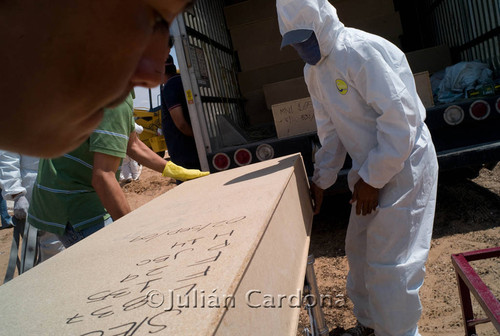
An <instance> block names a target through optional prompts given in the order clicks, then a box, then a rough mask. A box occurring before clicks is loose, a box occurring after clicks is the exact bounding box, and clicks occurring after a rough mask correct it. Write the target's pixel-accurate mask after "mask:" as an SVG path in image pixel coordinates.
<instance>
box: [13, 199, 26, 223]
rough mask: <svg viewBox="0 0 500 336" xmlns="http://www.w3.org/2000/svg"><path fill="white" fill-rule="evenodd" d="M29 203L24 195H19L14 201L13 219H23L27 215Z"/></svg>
mask: <svg viewBox="0 0 500 336" xmlns="http://www.w3.org/2000/svg"><path fill="white" fill-rule="evenodd" d="M29 207H30V203H29V202H28V199H27V198H26V197H25V196H24V195H19V196H17V197H16V198H15V199H14V217H16V218H17V219H25V218H26V216H27V215H28V208H29Z"/></svg>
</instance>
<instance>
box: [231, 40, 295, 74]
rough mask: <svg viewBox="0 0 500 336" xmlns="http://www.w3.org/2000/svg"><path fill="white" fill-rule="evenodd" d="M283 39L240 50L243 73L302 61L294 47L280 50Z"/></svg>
mask: <svg viewBox="0 0 500 336" xmlns="http://www.w3.org/2000/svg"><path fill="white" fill-rule="evenodd" d="M280 44H281V38H279V39H274V40H273V41H272V42H269V43H258V44H254V45H252V44H247V45H245V46H244V47H241V48H240V49H239V50H238V58H239V60H240V65H241V70H242V71H251V70H256V69H261V68H264V67H269V66H274V65H277V64H282V63H286V62H290V61H294V60H300V61H302V59H301V58H300V56H299V54H298V53H297V52H296V51H295V50H294V49H293V48H292V47H285V48H283V49H280Z"/></svg>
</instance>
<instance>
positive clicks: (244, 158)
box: [234, 148, 252, 167]
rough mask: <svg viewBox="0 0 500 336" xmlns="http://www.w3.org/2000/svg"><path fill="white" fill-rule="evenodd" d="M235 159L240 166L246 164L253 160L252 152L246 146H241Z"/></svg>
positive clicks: (235, 154)
mask: <svg viewBox="0 0 500 336" xmlns="http://www.w3.org/2000/svg"><path fill="white" fill-rule="evenodd" d="M234 161H235V162H236V164H237V165H238V166H240V167H241V166H246V165H247V164H249V163H251V162H252V153H250V151H249V150H248V149H246V148H240V149H238V150H237V151H236V152H235V153H234Z"/></svg>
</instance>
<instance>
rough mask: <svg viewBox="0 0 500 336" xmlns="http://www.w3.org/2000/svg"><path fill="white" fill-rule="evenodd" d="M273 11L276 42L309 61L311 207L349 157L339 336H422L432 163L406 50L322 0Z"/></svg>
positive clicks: (287, 1)
mask: <svg viewBox="0 0 500 336" xmlns="http://www.w3.org/2000/svg"><path fill="white" fill-rule="evenodd" d="M277 11H278V21H279V27H280V32H281V34H282V35H283V41H282V47H284V46H286V45H291V46H293V47H294V48H295V49H296V50H297V52H298V53H299V55H300V56H301V58H302V59H303V60H304V61H305V62H306V63H307V64H306V65H305V68H304V77H305V81H306V83H307V87H308V90H309V93H310V95H311V98H312V101H313V106H314V114H315V118H316V123H317V128H318V136H319V139H320V142H321V144H322V147H321V149H320V150H319V151H318V152H317V153H316V162H315V170H314V176H313V180H312V183H311V195H312V197H313V199H314V201H315V213H318V212H319V210H320V207H321V203H322V199H323V190H324V189H326V188H328V187H330V186H332V185H333V184H334V183H335V181H336V179H337V173H338V172H339V170H340V169H341V167H342V165H343V163H344V160H345V157H346V153H348V154H349V155H350V156H351V158H352V168H351V170H350V172H349V175H348V182H349V187H350V189H351V191H352V199H351V204H352V211H351V216H350V220H349V227H348V230H347V236H346V254H347V257H348V261H349V275H348V279H347V291H348V295H349V297H350V299H351V300H352V301H353V303H354V314H355V316H356V318H357V320H358V324H357V325H356V327H354V328H351V329H349V330H347V331H346V333H345V335H373V334H374V335H377V336H385V335H393V336H403V335H407V336H410V335H412V336H413V335H419V333H418V328H417V322H418V320H419V318H420V315H421V309H422V308H421V304H420V299H419V295H418V291H419V289H420V287H421V286H422V284H423V281H424V274H425V262H426V260H427V256H428V252H429V247H430V240H431V235H432V226H433V220H434V211H435V204H436V190H437V176H438V165H437V158H436V152H435V149H434V145H433V143H432V140H431V136H430V133H429V130H428V129H427V127H426V125H425V124H424V119H425V108H424V106H423V105H422V103H421V101H420V99H419V97H418V95H417V92H416V88H415V82H414V78H413V75H412V72H411V69H410V67H409V65H408V62H407V60H406V58H405V55H404V53H403V52H402V51H401V50H399V49H398V48H397V47H396V46H394V45H393V44H392V43H390V42H388V41H386V40H385V39H383V38H381V37H379V36H375V35H372V34H369V33H366V32H363V31H360V30H357V29H353V28H346V27H344V25H343V24H342V23H341V22H340V21H339V18H338V16H337V12H336V9H335V8H334V7H333V6H332V5H331V4H330V3H329V2H328V1H326V0H277Z"/></svg>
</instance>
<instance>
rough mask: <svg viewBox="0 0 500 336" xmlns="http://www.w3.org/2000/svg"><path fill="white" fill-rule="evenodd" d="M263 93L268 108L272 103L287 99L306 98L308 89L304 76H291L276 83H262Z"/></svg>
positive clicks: (282, 101)
mask: <svg viewBox="0 0 500 336" xmlns="http://www.w3.org/2000/svg"><path fill="white" fill-rule="evenodd" d="M264 95H265V97H266V104H267V107H268V108H269V109H271V106H272V105H275V104H279V103H284V102H287V101H291V100H295V99H301V98H307V97H309V91H308V90H307V85H306V82H305V81H304V77H298V78H292V79H288V80H284V81H280V82H276V83H270V84H265V85H264Z"/></svg>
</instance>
